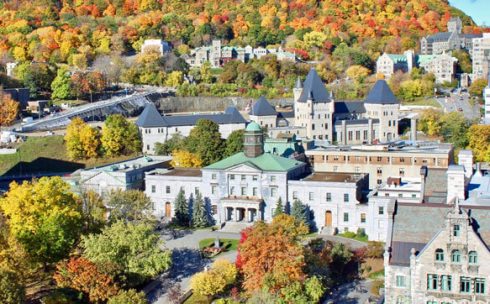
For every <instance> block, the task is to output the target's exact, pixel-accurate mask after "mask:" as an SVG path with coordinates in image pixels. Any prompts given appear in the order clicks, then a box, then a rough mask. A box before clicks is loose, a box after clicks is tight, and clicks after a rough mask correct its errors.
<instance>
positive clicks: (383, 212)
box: [378, 207, 385, 215]
mask: <svg viewBox="0 0 490 304" xmlns="http://www.w3.org/2000/svg"><path fill="white" fill-rule="evenodd" d="M378 214H379V215H383V214H385V208H384V207H378Z"/></svg>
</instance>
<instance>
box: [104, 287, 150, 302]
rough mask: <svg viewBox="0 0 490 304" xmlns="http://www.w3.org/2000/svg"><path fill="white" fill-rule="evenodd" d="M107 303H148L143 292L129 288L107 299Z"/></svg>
mask: <svg viewBox="0 0 490 304" xmlns="http://www.w3.org/2000/svg"><path fill="white" fill-rule="evenodd" d="M107 304H148V300H147V299H146V296H145V293H144V292H142V291H141V292H137V291H136V290H134V289H130V290H121V291H119V293H118V294H117V295H116V296H114V297H112V298H110V299H109V301H107Z"/></svg>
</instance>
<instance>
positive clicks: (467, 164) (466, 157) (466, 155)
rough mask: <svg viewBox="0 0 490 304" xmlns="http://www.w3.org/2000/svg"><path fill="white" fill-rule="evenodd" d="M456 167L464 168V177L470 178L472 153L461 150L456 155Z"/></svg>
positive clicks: (471, 173)
mask: <svg viewBox="0 0 490 304" xmlns="http://www.w3.org/2000/svg"><path fill="white" fill-rule="evenodd" d="M458 165H460V166H463V167H464V175H465V177H466V178H470V177H471V176H472V175H473V151H471V150H461V151H459V153H458Z"/></svg>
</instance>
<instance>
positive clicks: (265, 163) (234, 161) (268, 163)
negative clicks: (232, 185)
mask: <svg viewBox="0 0 490 304" xmlns="http://www.w3.org/2000/svg"><path fill="white" fill-rule="evenodd" d="M241 164H251V165H252V166H254V167H256V168H258V169H260V170H262V171H278V172H289V171H291V170H292V169H295V168H297V167H301V166H304V165H305V163H303V162H301V161H297V160H293V159H289V158H285V157H280V156H276V155H272V154H269V153H264V154H262V155H260V156H257V157H247V156H246V155H245V153H243V152H240V153H237V154H235V155H232V156H230V157H227V158H225V159H223V160H220V161H219V162H216V163H214V164H212V165H209V166H207V167H206V168H204V169H214V170H225V169H228V168H231V167H235V166H238V165H241Z"/></svg>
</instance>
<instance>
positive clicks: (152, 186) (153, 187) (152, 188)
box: [151, 185, 157, 193]
mask: <svg viewBox="0 0 490 304" xmlns="http://www.w3.org/2000/svg"><path fill="white" fill-rule="evenodd" d="M155 192H157V186H155V185H151V193H155Z"/></svg>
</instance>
